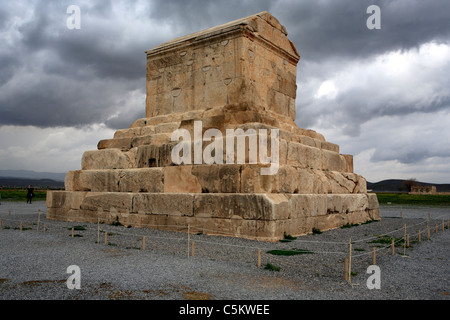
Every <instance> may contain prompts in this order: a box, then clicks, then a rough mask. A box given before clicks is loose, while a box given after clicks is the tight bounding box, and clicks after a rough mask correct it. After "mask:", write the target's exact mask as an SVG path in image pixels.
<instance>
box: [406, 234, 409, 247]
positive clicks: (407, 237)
mask: <svg viewBox="0 0 450 320" xmlns="http://www.w3.org/2000/svg"><path fill="white" fill-rule="evenodd" d="M406 246H407V247H408V248H409V234H407V235H406Z"/></svg>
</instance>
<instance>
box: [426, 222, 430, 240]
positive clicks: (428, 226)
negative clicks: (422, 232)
mask: <svg viewBox="0 0 450 320" xmlns="http://www.w3.org/2000/svg"><path fill="white" fill-rule="evenodd" d="M427 234H428V240H430V225H429V224H428V223H427Z"/></svg>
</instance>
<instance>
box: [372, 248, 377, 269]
mask: <svg viewBox="0 0 450 320" xmlns="http://www.w3.org/2000/svg"><path fill="white" fill-rule="evenodd" d="M372 264H373V265H376V264H377V258H376V253H375V247H373V248H372Z"/></svg>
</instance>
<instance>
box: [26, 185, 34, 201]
mask: <svg viewBox="0 0 450 320" xmlns="http://www.w3.org/2000/svg"><path fill="white" fill-rule="evenodd" d="M33 197H34V188H33V187H32V186H28V189H27V203H28V202H30V204H31V200H32V198H33Z"/></svg>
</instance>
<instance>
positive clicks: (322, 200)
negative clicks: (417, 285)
mask: <svg viewBox="0 0 450 320" xmlns="http://www.w3.org/2000/svg"><path fill="white" fill-rule="evenodd" d="M47 207H48V209H47V218H48V219H58V220H68V221H89V222H97V221H98V219H100V222H105V223H111V222H112V221H114V220H117V221H118V222H120V223H122V224H123V225H130V226H135V227H140V226H141V227H148V228H158V229H163V230H175V231H180V230H183V231H187V226H188V225H189V226H190V227H191V228H190V230H191V232H203V233H204V234H221V235H224V234H225V235H230V236H236V237H244V238H257V239H258V240H267V241H276V240H278V239H281V238H283V235H284V234H285V233H286V234H289V235H292V236H299V235H304V234H308V233H311V232H312V228H317V229H319V230H322V231H323V230H329V229H333V228H338V227H340V226H342V225H345V224H347V223H362V222H365V221H367V220H379V219H380V213H379V206H378V201H377V198H376V195H375V194H345V195H326V194H323V195H320V194H306V195H300V194H294V195H284V194H191V193H185V194H160V193H114V192H107V193H105V192H69V191H49V192H48V196H47Z"/></svg>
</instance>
